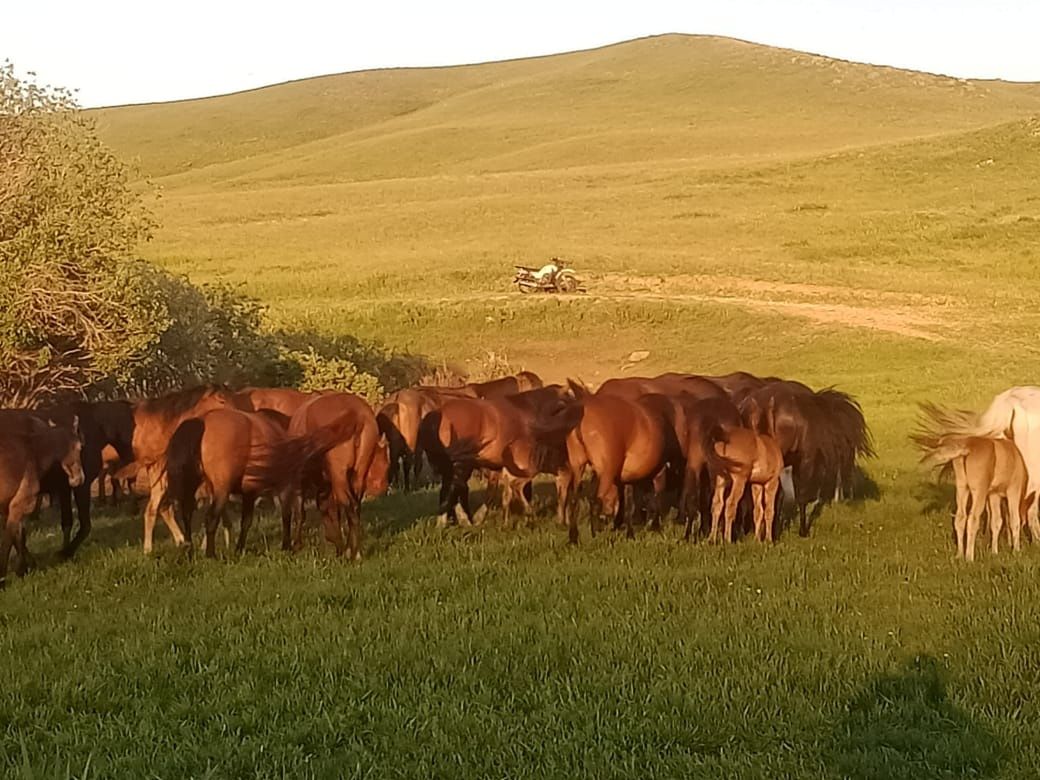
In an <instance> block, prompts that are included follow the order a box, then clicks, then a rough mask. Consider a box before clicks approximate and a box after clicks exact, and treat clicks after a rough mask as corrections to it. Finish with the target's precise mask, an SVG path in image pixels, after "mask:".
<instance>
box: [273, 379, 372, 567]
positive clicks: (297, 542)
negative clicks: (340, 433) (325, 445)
mask: <svg viewBox="0 0 1040 780" xmlns="http://www.w3.org/2000/svg"><path fill="white" fill-rule="evenodd" d="M348 424H349V425H355V426H356V432H355V434H354V435H352V436H350V437H347V438H345V439H343V440H342V441H340V442H339V443H338V444H337V445H335V446H334V447H332V448H330V449H329V450H328V451H327V452H325V453H324V457H323V458H322V459H321V467H320V468H318V467H317V464H315V467H313V468H308V469H306V470H305V471H304V472H303V475H302V479H301V480H300V481H299V482H298V483H297V485H296V487H297V489H298V491H299V495H300V500H299V501H298V502H297V508H298V510H299V519H298V524H297V526H296V535H295V538H294V540H293V542H292V548H294V549H299V548H300V547H301V546H302V544H303V525H304V519H305V514H304V501H303V495H304V491H305V490H307V489H308V488H309V489H313V490H316V491H317V493H318V496H319V505H320V506H321V508H322V518H323V521H324V525H325V538H326V539H327V540H328V541H329V542H331V543H332V544H333V545H334V546H335V548H336V554H337V555H347V556H348V557H349V558H351V559H353V560H360V559H361V532H362V528H361V502H362V500H363V499H364V497H365V496H369V497H375V496H379V495H382V494H383V493H385V492H386V489H387V484H388V479H389V474H390V454H389V446H388V444H387V441H386V437H385V436H383V435H381V434H380V432H379V425H378V423H377V422H376V417H375V414H374V413H373V412H372V409H371V407H369V405H368V404H367V403H365V402H364V400H362V399H361V398H359V397H358V396H356V395H354V394H352V393H327V394H323V395H320V396H317V397H315V398H311V399H310V400H309V401H307V402H306V403H305V404H304V405H303V406H301V407H300V408H299V409H298V410H297V411H296V414H294V415H293V417H292V421H291V422H290V423H289V435H290V436H293V437H298V436H305V435H308V434H312V433H314V432H315V431H318V430H320V429H321V428H325V427H328V426H332V425H341V426H342V425H348ZM276 466H277V464H276ZM343 514H346V521H347V539H346V540H345V541H344V538H343V528H342V524H341V517H342V515H343ZM289 531H290V528H289V526H283V537H282V544H283V547H289V544H290V543H289Z"/></svg>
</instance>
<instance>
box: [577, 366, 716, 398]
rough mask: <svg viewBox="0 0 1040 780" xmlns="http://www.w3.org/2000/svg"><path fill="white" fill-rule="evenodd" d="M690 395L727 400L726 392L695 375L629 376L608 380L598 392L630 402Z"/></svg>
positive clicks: (708, 380) (598, 393)
mask: <svg viewBox="0 0 1040 780" xmlns="http://www.w3.org/2000/svg"><path fill="white" fill-rule="evenodd" d="M650 393H660V394H662V395H669V396H678V395H682V394H685V395H689V396H691V397H693V398H725V397H726V391H725V390H723V389H722V388H721V387H719V386H718V385H717V384H715V383H714V382H712V381H711V380H710V379H707V378H705V377H703V376H696V375H694V374H676V373H670V374H661V375H659V376H655V377H645V376H627V377H617V378H614V379H608V380H607V381H605V382H604V383H603V384H602V385H600V386H599V389H598V390H597V391H596V394H597V395H612V396H616V397H618V398H627V399H629V400H630V401H631V400H635V399H636V398H639V397H640V396H642V395H648V394H650Z"/></svg>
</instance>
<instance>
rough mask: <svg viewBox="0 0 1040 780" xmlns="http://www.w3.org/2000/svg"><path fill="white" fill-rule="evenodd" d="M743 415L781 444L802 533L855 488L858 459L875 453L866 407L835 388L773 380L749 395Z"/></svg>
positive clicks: (805, 534)
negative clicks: (815, 390)
mask: <svg viewBox="0 0 1040 780" xmlns="http://www.w3.org/2000/svg"><path fill="white" fill-rule="evenodd" d="M741 413H742V414H743V416H744V420H745V422H746V423H747V425H748V427H750V428H752V429H754V430H756V431H758V432H759V433H764V434H768V435H769V436H771V437H772V438H774V439H775V440H776V442H777V444H778V445H779V446H780V450H781V452H782V453H783V455H784V463H785V465H786V466H789V467H790V468H791V478H792V481H793V483H794V494H795V495H794V497H795V503H796V504H797V506H798V511H799V517H800V527H799V534H800V535H801V536H808V535H809V531H810V528H811V526H812V522H813V520H814V519H815V518H816V516H817V515H818V514H819V513H820V511H821V510H822V509H823V507H824V505H825V504H827V503H829V502H830V501H832V500H834V499H835V498H836V497H837V496H839V495H840V494H841V493H842V492H843V491H846V490H849V489H851V486H852V484H853V482H854V479H855V469H856V464H857V460H858V459H860V458H862V457H872V456H873V454H874V448H873V444H872V442H871V436H870V430H869V429H868V428H867V424H866V420H865V419H864V417H863V411H862V410H861V408H860V406H859V404H858V403H857V402H856V401H855V399H853V398H852V397H851V396H849V395H847V394H845V393H842V392H839V391H837V390H834V389H833V388H827V389H824V390H820V391H818V392H814V391H813V390H812V389H810V388H809V387H807V386H806V385H803V384H802V383H800V382H792V381H789V380H773V381H769V382H767V383H766V384H764V385H763V386H761V387H760V388H758V389H757V390H753V391H751V392H750V393H748V394H747V395H746V396H745V398H744V400H743V402H742V403H741ZM813 502H815V507H814V509H813V511H812V513H811V514H807V508H808V505H809V504H810V503H813Z"/></svg>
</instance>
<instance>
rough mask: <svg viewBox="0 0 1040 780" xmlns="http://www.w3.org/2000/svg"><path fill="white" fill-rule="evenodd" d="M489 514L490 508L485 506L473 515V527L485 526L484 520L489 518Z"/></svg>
mask: <svg viewBox="0 0 1040 780" xmlns="http://www.w3.org/2000/svg"><path fill="white" fill-rule="evenodd" d="M487 513H488V508H487V504H485V505H484V506H482V507H480V509H478V510H477V511H476V512H474V513H473V525H484V519H485V518H486V517H487Z"/></svg>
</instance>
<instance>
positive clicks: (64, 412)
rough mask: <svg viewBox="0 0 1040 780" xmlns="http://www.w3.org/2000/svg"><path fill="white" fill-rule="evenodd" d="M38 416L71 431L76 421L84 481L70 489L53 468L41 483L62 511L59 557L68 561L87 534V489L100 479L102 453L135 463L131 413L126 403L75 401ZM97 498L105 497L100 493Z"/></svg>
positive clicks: (88, 521) (88, 519)
mask: <svg viewBox="0 0 1040 780" xmlns="http://www.w3.org/2000/svg"><path fill="white" fill-rule="evenodd" d="M41 414H43V415H44V416H45V417H46V418H47V419H49V420H53V421H54V422H56V423H59V424H62V425H65V426H66V427H71V426H72V421H73V420H76V423H77V428H78V430H79V435H80V440H81V441H82V442H83V449H82V452H81V458H82V462H83V481H82V482H81V483H80V484H79V485H78V486H75V487H73V486H72V485H70V484H69V481H68V477H67V476H66V474H65V472H64V471H63V470H62V469H60V468H52V469H51V470H50V471H49V472H47V474H46V475H44V477H43V482H42V486H43V492H45V493H49V494H50V495H51V497H52V498H53V499H54V502H55V503H56V504H57V505H58V506H59V507H60V509H61V530H62V537H63V542H64V543H63V545H62V550H61V555H62V557H64V558H71V557H72V556H73V554H74V553H75V552H76V550H77V549H78V548H79V546H80V545H81V544H82V543H83V541H84V540H85V539H86V538H87V536H88V535H89V534H90V528H91V523H90V489H91V486H92V485H93V484H94V480H95V479H98V478H99V477H101V474H102V468H103V451H104V450H105V448H106V447H111V448H113V449H114V450H115V452H116V453H117V454H118V456H119V459H120V460H121V461H123V462H125V463H129V462H131V461H132V460H133V459H134V451H133V436H134V417H133V411H132V409H131V406H130V404H129V403H128V402H126V401H99V402H97V403H89V402H86V401H76V402H74V403H70V404H64V405H60V406H55V407H52V408H49V409H47V410H46V411H45V412H41ZM99 497H100V498H103V497H104V493H103V491H102V492H101V493H100V495H99ZM73 499H75V502H76V514H77V516H78V517H79V528H77V529H76V535H75V536H73V535H72V502H73Z"/></svg>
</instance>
